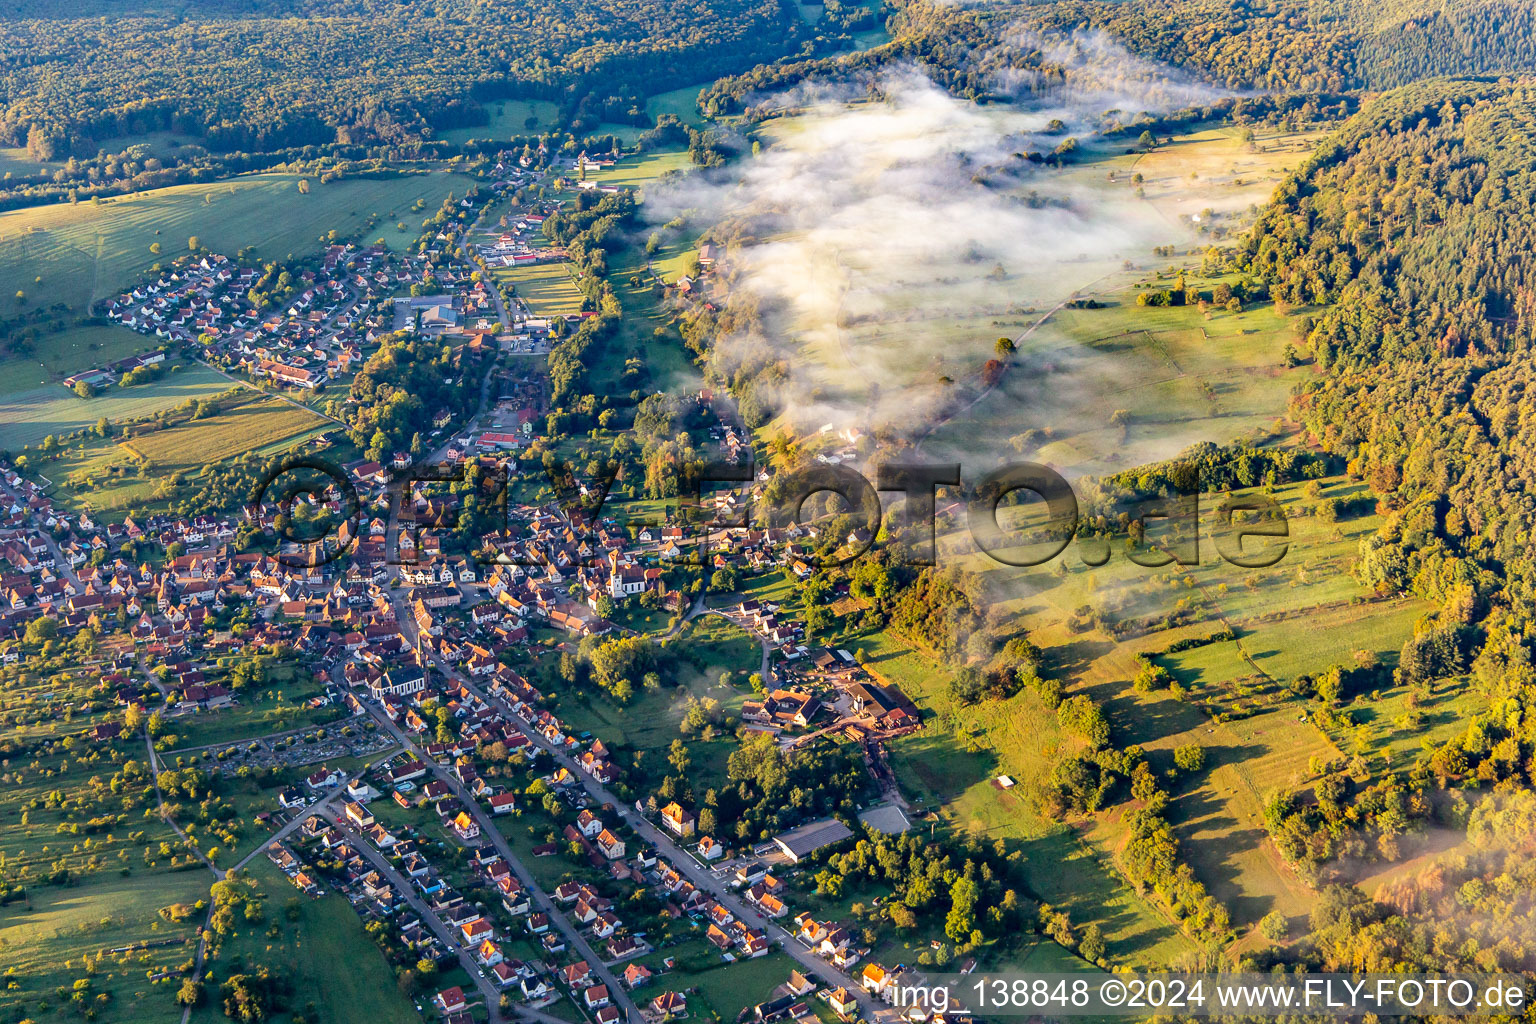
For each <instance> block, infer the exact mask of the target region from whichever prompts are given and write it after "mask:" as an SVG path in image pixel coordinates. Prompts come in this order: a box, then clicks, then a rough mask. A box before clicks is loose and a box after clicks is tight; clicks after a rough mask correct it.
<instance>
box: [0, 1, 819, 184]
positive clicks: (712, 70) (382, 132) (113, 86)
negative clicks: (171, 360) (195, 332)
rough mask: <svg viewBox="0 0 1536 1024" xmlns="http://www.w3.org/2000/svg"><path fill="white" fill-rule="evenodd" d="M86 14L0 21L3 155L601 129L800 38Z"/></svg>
mask: <svg viewBox="0 0 1536 1024" xmlns="http://www.w3.org/2000/svg"><path fill="white" fill-rule="evenodd" d="M77 6H78V5H73V4H71V5H69V11H70V12H74V11H75V10H76V8H77ZM5 8H12V9H13V11H14V13H5ZM236 8H238V11H237V10H236ZM85 10H86V11H87V12H89V13H91V14H96V15H99V16H98V17H83V16H77V15H75V14H73V13H71V14H69V15H67V16H62V15H63V13H64V12H63V11H62V10H61V9H60V8H59V7H58V6H57V5H41V4H36V3H14V4H5V5H3V6H0V68H4V69H5V70H4V72H3V73H0V111H3V112H0V143H3V144H7V145H23V144H25V145H27V146H28V148H29V150H31V152H32V155H33V156H34V158H44V159H51V158H55V157H58V158H61V159H62V158H63V157H64V156H67V155H69V154H70V153H76V154H80V155H89V154H93V153H95V152H96V143H98V142H101V141H105V140H108V139H112V138H119V137H122V136H133V135H139V134H142V133H145V132H152V131H164V130H169V131H176V132H181V133H185V134H190V135H193V136H196V137H199V138H201V139H203V140H206V142H207V144H208V145H209V146H210V147H211V148H213V149H215V150H219V151H228V150H236V149H240V150H255V151H267V150H272V149H279V148H283V147H288V146H303V145H317V144H323V143H329V142H342V143H358V142H375V141H378V142H386V143H398V142H402V141H407V140H410V139H412V138H416V139H419V138H421V137H422V135H423V134H424V132H426V131H427V130H428V129H438V130H441V129H445V128H451V127H460V126H468V125H474V124H479V123H484V121H485V116H486V115H485V112H484V110H483V109H482V108H481V106H480V104H479V101H480V100H484V99H495V98H502V97H510V96H522V97H530V98H533V97H536V98H544V99H552V100H557V101H562V102H563V103H565V104H566V106H567V108H568V110H571V111H574V110H575V109H576V108H577V107H578V106H579V105H580V104H581V101H582V100H583V99H584V98H585V99H586V101H587V103H586V107H587V109H586V111H585V113H586V116H587V117H588V118H589V119H590V121H591V122H592V123H591V124H589V125H588V127H592V126H593V125H595V123H596V121H597V120H598V119H600V118H601V119H609V120H624V119H626V115H628V114H630V113H631V112H635V113H636V116H637V117H638V116H639V114H638V112H639V111H640V109H641V108H642V107H643V97H644V96H646V95H648V94H650V93H654V92H659V91H663V90H666V89H671V88H676V87H677V86H680V85H686V84H688V83H690V82H696V81H699V80H700V79H707V78H712V77H714V76H716V75H720V74H724V73H727V72H730V71H737V70H742V69H745V68H748V67H751V66H752V65H754V64H756V63H758V62H759V61H763V60H770V59H773V58H775V57H777V56H779V55H781V54H782V53H784V52H786V50H787V49H788V48H790V47H791V45H792V43H793V41H794V40H795V39H797V38H798V35H799V33H800V32H801V31H802V26H801V21H800V19H799V17H798V15H797V14H796V13H795V12H794V10H793V8H792V7H788V6H787V5H786V4H783V3H781V2H779V0H676V2H668V3H660V2H657V0H584V2H576V0H553V2H550V3H540V4H516V3H499V2H489V0H433V2H427V3H414V2H407V0H254V2H251V3H245V4H240V5H236V4H232V3H222V4H214V5H185V4H179V3H164V4H160V3H154V2H150V0H125V2H123V3H118V4H113V3H107V2H101V3H96V4H93V5H88V6H87V7H86V8H85ZM108 15H110V16H108Z"/></svg>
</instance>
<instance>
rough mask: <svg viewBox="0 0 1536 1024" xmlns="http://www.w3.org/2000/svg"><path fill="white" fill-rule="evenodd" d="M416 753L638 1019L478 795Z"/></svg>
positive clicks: (402, 737) (394, 729) (398, 733)
mask: <svg viewBox="0 0 1536 1024" xmlns="http://www.w3.org/2000/svg"><path fill="white" fill-rule="evenodd" d="M368 708H369V711H370V713H372V712H373V710H374V709H373V706H372V703H371V702H368ZM374 718H375V719H376V720H377V721H378V723H379V725H380V726H382V727H383V728H385V729H388V730H389V732H390V733H391V734H392V735H393V736H394V737H395V738H396V739H397V740H399V741H400V742H401V743H402V744H404V745H405V746H406V747H407V748H411V749H414V748H415V744H414V743H413V742H412V740H411V738H410V737H409V736H407V735H406V734H405V732H404V731H402V730H401V729H400V727H399V726H397V725H396V724H395V723H394V722H392V721H391V720H390V718H389V716H388V715H386V714H383V713H382V712H379V713H376V714H374ZM417 753H418V756H419V757H420V758H421V761H422V763H424V764H425V765H426V766H427V768H428V770H429V771H431V773H432V774H433V775H435V776H436V777H437V778H438V779H440V780H442V781H443V782H444V783H446V784H447V786H448V788H449V790H451V791H452V793H453V795H454V796H456V797H457V798H458V799H459V802H460V803H462V804H463V805H464V807H465V809H466V810H467V811H468V812H469V813H470V815H471V817H473V818H474V819H475V823H476V824H478V825H479V826H480V836H481V838H482V839H484V840H486V841H487V842H489V843H490V844H491V845H492V846H493V847H494V848H495V849H496V852H497V853H499V854H501V856H502V858H503V859H505V860H506V862H507V864H508V865H509V866H510V867H511V868H512V871H513V873H514V874H515V875H517V878H518V881H520V882H522V883H523V885H524V887H526V888H527V890H528V892H529V896H530V899H529V903H530V904H531V905H532V908H533V910H536V911H543V912H544V913H546V914H548V915H549V920H550V924H551V925H553V926H554V928H555V929H556V930H557V931H558V932H560V934H561V935H563V936H564V937H565V941H566V944H567V945H568V946H570V947H571V948H572V949H573V950H575V951H576V952H577V953H578V954H579V955H580V956H581V957H582V958H583V959H584V960H586V961H587V964H588V965H589V966H590V967H591V968H592V973H593V974H596V975H597V977H598V979H599V980H600V981H602V983H603V984H605V985H607V986H608V995H609V998H610V999H612V1000H613V1003H614V1005H615V1006H617V1007H618V1008H619V1009H620V1010H621V1011H622V1012H623V1013H625V1014H627V1015H628V1016H629V1019H630V1020H633V1021H638V1020H639V1019H640V1015H639V1014H640V1011H639V1008H638V1007H636V1006H635V1004H634V1001H633V1000H631V999H630V997H629V993H628V992H626V991H625V989H624V986H623V985H621V984H620V983H619V978H618V975H616V974H615V973H614V972H613V971H612V970H610V969H609V968H608V967H607V966H606V965H605V964H604V963H603V958H602V957H601V956H599V955H598V953H597V951H596V950H594V949H593V948H592V946H591V945H590V944H589V943H588V942H587V940H586V938H585V937H584V936H583V935H582V934H581V933H580V932H579V931H577V929H576V927H575V926H574V925H573V924H571V922H570V921H569V920H567V919H566V917H565V914H564V913H562V912H561V911H560V909H559V908H558V907H557V906H555V902H554V900H553V899H551V898H550V896H549V894H548V893H546V892H545V891H544V890H543V889H541V888H540V887H539V886H538V884H537V883H536V882H535V881H534V878H533V875H532V873H530V872H529V871H528V868H527V866H526V865H524V864H523V862H522V861H521V860H519V859H518V856H517V854H516V853H514V852H513V850H512V846H511V844H510V843H508V842H507V840H506V837H505V836H503V835H502V834H501V832H500V831H499V830H497V828H496V826H495V824H494V823H493V822H492V821H491V820H490V816H489V815H488V814H486V813H485V811H484V809H483V808H482V807H481V806H480V804H479V803H478V802H477V801H476V800H475V798H474V797H473V796H471V795H470V793H469V791H468V790H467V789H465V788H464V786H463V784H462V783H460V782H459V780H458V779H456V778H454V776H453V775H452V774H451V773H450V772H448V771H446V770H444V769H443V768H442V767H441V766H439V765H438V764H436V763H435V762H433V761H431V760H430V759H428V758H427V757H426V755H425V754H422V753H420V752H419V751H418V752H417ZM531 912H532V911H530V913H531Z"/></svg>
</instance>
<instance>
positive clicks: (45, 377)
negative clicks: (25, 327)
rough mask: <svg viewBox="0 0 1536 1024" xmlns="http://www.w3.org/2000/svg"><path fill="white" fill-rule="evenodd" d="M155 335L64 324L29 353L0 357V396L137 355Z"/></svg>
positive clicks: (152, 346)
mask: <svg viewBox="0 0 1536 1024" xmlns="http://www.w3.org/2000/svg"><path fill="white" fill-rule="evenodd" d="M151 342H155V343H156V344H158V342H159V339H158V338H146V337H145V336H144V335H142V334H138V333H136V332H134V331H130V330H125V329H124V328H122V327H117V326H110V325H105V324H81V325H78V326H74V327H66V328H65V329H64V330H63V331H62V332H60V333H58V334H50V335H48V336H47V337H46V338H44V339H42V340H41V341H40V342H39V346H38V348H39V350H38V351H37V352H35V353H33V354H32V355H27V356H13V357H11V358H8V359H0V395H7V394H11V393H13V392H16V391H28V390H31V389H32V388H36V387H42V386H43V385H46V384H53V383H55V382H57V381H58V380H59V379H60V378H61V377H68V376H69V375H70V374H72V373H77V372H79V371H80V370H84V369H88V368H90V367H91V366H93V365H96V364H99V363H109V362H113V361H115V360H118V359H124V358H126V357H128V356H131V355H137V354H139V353H140V352H144V351H146V350H148V349H151V348H154V347H155V345H154V344H151Z"/></svg>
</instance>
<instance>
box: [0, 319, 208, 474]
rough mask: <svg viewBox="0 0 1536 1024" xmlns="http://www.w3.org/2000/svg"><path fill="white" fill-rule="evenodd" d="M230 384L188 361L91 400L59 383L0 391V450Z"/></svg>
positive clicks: (14, 449) (147, 410)
mask: <svg viewBox="0 0 1536 1024" xmlns="http://www.w3.org/2000/svg"><path fill="white" fill-rule="evenodd" d="M140 340H142V339H140ZM141 351H142V350H141ZM230 387H231V384H230V381H229V378H227V377H224V376H222V375H221V374H218V373H215V372H214V371H213V370H210V369H208V368H206V367H203V366H198V365H195V364H192V365H183V366H181V367H180V368H179V369H172V370H171V371H170V372H168V373H166V374H165V375H164V376H163V377H161V378H160V379H159V380H154V381H150V382H148V383H146V384H139V385H136V386H134V387H131V388H120V387H116V386H113V387H109V388H107V389H106V390H104V391H102V392H100V393H99V394H97V395H96V397H94V398H81V397H79V396H78V395H76V394H75V393H74V392H73V391H70V390H68V389H67V388H65V387H63V386H61V385H59V384H48V385H46V386H44V387H33V388H28V389H27V390H24V391H13V392H11V393H10V394H6V395H0V449H8V450H10V451H11V452H12V453H18V452H20V451H21V449H22V448H23V446H25V445H33V446H36V445H37V444H38V443H39V442H41V441H42V439H43V438H44V437H46V436H48V435H49V434H62V433H69V432H71V431H75V430H79V429H80V428H82V427H94V426H95V425H96V421H97V420H99V419H100V418H101V417H103V416H105V417H107V419H109V420H113V421H118V420H123V419H130V418H132V417H135V416H145V415H148V414H150V413H153V412H155V411H156V410H159V409H164V408H168V407H170V406H175V405H179V404H181V403H182V402H185V401H187V400H188V399H198V398H210V397H212V396H213V395H216V394H219V393H220V392H222V391H227V390H228V389H229V388H230ZM45 475H47V474H46V471H45Z"/></svg>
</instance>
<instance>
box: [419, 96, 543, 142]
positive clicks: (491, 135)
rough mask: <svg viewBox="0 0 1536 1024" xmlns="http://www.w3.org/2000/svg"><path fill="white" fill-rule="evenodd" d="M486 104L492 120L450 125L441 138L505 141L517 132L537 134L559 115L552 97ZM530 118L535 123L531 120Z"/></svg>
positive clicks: (517, 133) (518, 133)
mask: <svg viewBox="0 0 1536 1024" xmlns="http://www.w3.org/2000/svg"><path fill="white" fill-rule="evenodd" d="M485 106H486V109H487V112H488V113H489V114H490V118H491V119H490V123H488V124H482V125H475V126H474V127H471V128H450V129H448V130H447V131H445V132H443V133H442V134H441V135H439V136H438V138H440V139H442V140H443V141H444V142H453V143H459V144H462V143H465V142H468V141H470V140H471V139H501V140H506V139H509V138H511V137H512V136H514V135H537V134H539V133H540V132H541V131H547V130H548V129H549V128H550V127H552V126H553V125H554V123H555V119H556V118H557V117H558V116H559V114H560V105H559V104H557V103H554V102H553V101H551V100H496V101H494V102H491V103H487V104H485ZM530 118H531V119H532V121H533V123H532V124H529V123H528V122H529V119H530Z"/></svg>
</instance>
